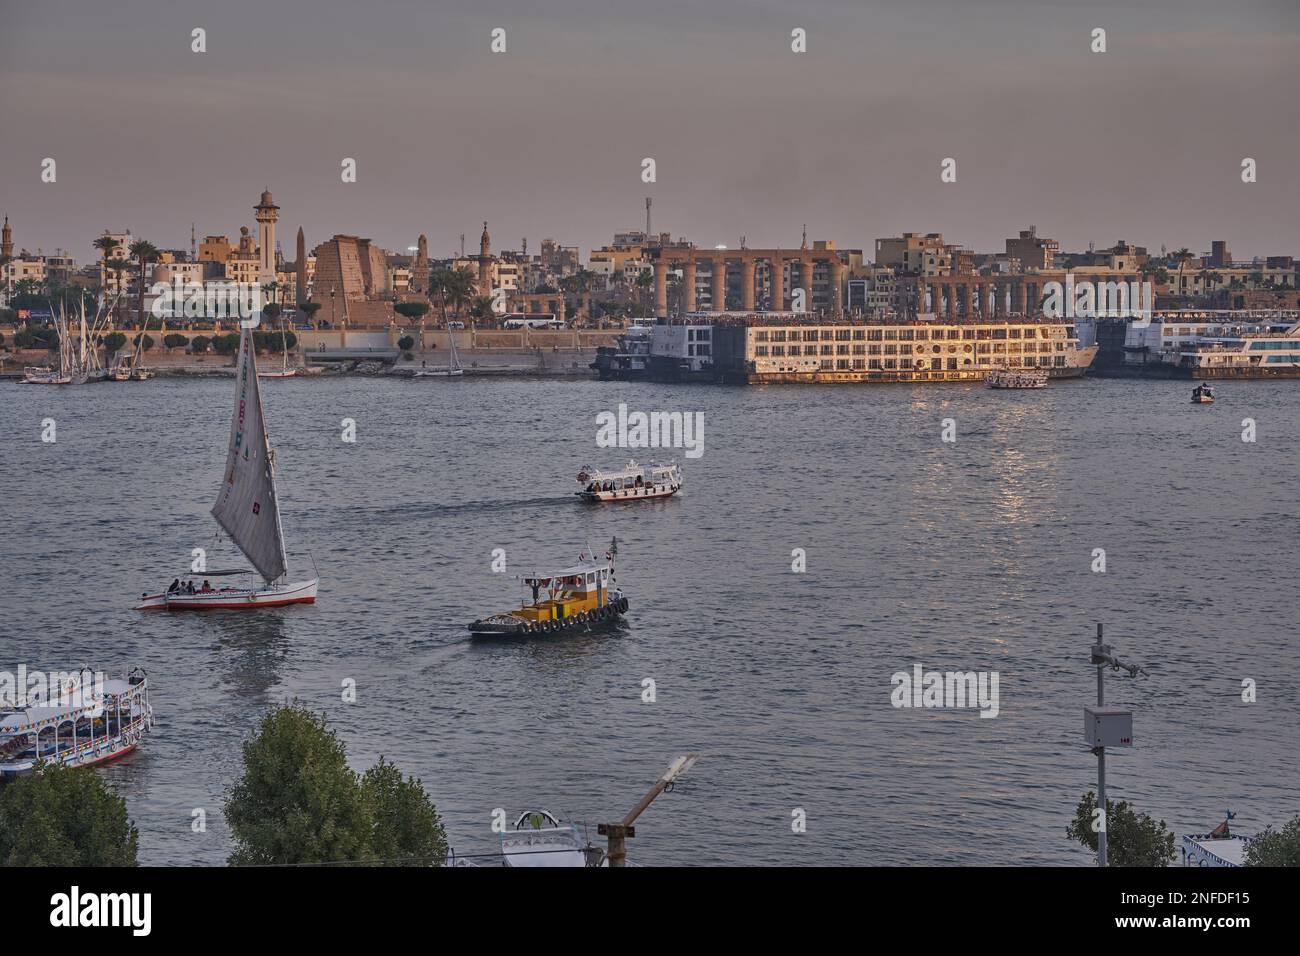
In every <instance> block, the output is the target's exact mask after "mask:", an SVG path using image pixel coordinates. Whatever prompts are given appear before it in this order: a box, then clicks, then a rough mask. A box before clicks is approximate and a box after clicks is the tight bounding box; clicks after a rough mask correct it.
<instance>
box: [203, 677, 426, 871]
mask: <svg viewBox="0 0 1300 956" xmlns="http://www.w3.org/2000/svg"><path fill="white" fill-rule="evenodd" d="M225 814H226V821H227V822H228V823H229V824H230V828H231V832H232V833H233V835H234V838H235V845H236V850H235V852H234V853H233V854H231V856H230V863H231V865H236V866H238V865H250V864H272V863H326V862H344V861H351V862H357V863H365V862H368V861H379V860H385V861H392V860H399V859H400V860H403V861H409V862H410V863H411V864H413V865H436V864H439V863H441V861H442V860H443V858H444V857H445V855H446V835H445V833H444V832H443V827H442V823H441V821H440V820H439V819H438V813H437V810H436V809H435V808H434V806H433V804H432V802H431V801H430V800H429V797H428V795H427V794H426V793H425V791H424V787H423V786H422V785H421V783H420V781H419V780H416V779H413V778H407V779H405V780H403V779H402V775H401V772H400V771H398V770H397V768H396V767H394V766H393V765H392V764H389V763H387V762H385V761H384V760H383V759H382V758H381V759H380V761H379V763H378V764H377V765H376V766H375V767H373V768H371V769H370V770H369V771H368V772H367V773H366V774H365V775H364V776H358V775H357V774H356V773H355V772H353V771H352V770H351V769H350V768H349V767H348V765H347V752H346V750H345V749H344V746H343V744H342V742H340V741H339V739H338V738H337V736H336V735H335V733H334V732H333V731H332V730H330V729H329V728H328V727H327V726H326V723H325V719H324V718H323V717H321V716H318V715H316V714H313V713H311V712H310V711H308V710H306V709H305V708H304V707H303V706H302V705H300V704H298V703H296V702H295V703H294V704H292V705H289V706H284V707H280V708H278V709H276V710H274V711H272V712H271V713H269V714H267V716H266V717H265V718H264V719H263V721H262V725H261V727H260V729H259V730H258V733H257V735H256V736H255V737H253V739H251V740H250V741H248V743H246V744H245V745H244V774H243V776H242V777H241V778H240V779H239V780H238V781H237V782H236V784H235V785H234V787H233V788H232V789H231V791H230V792H229V794H228V795H227V797H226V803H225Z"/></svg>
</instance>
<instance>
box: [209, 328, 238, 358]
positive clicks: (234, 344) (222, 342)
mask: <svg viewBox="0 0 1300 956" xmlns="http://www.w3.org/2000/svg"><path fill="white" fill-rule="evenodd" d="M212 349H213V351H215V352H216V353H217V354H218V355H234V354H235V353H236V352H238V351H239V333H238V332H227V333H226V334H225V335H218V336H215V337H214V338H213V339H212Z"/></svg>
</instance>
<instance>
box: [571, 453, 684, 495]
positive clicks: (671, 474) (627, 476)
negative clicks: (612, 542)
mask: <svg viewBox="0 0 1300 956" xmlns="http://www.w3.org/2000/svg"><path fill="white" fill-rule="evenodd" d="M577 480H578V484H580V485H582V490H581V491H576V492H574V494H576V495H577V496H578V497H579V498H581V499H582V500H583V501H618V502H623V501H644V500H645V499H647V498H667V497H669V496H670V495H675V494H677V492H679V491H681V488H682V469H681V467H680V466H679V465H677V463H676V462H672V463H669V464H667V465H655V464H650V465H644V466H643V465H638V464H637V463H636V462H635V461H629V462H628V463H627V464H626V465H625V466H624V467H622V468H620V469H617V470H615V471H601V470H600V469H598V468H592V467H591V466H589V465H587V466H584V467H583V469H582V470H581V471H580V472H578V479H577Z"/></svg>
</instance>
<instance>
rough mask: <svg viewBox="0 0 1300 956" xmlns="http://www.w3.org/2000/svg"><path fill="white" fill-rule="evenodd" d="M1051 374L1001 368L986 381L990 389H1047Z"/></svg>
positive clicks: (988, 376) (1033, 370)
mask: <svg viewBox="0 0 1300 956" xmlns="http://www.w3.org/2000/svg"><path fill="white" fill-rule="evenodd" d="M1049 377H1050V373H1049V372H1048V370H1047V369H1045V368H1044V369H1034V368H999V369H994V370H993V371H992V372H989V374H988V375H987V376H986V377H985V379H984V384H985V385H987V386H988V387H989V388H1047V380H1048V378H1049Z"/></svg>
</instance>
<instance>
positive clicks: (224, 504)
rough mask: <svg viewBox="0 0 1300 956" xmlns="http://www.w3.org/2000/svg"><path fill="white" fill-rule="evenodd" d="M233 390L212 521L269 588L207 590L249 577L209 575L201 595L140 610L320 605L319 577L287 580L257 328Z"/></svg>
mask: <svg viewBox="0 0 1300 956" xmlns="http://www.w3.org/2000/svg"><path fill="white" fill-rule="evenodd" d="M235 383H236V384H235V414H234V418H233V419H232V420H231V423H230V448H229V451H228V452H227V454H226V480H225V484H223V485H222V487H221V493H220V494H219V495H218V496H217V503H216V504H215V505H214V506H213V508H212V516H213V517H214V518H216V519H217V524H218V525H220V526H221V528H222V530H223V531H225V532H226V534H227V535H228V536H229V537H230V540H231V541H233V542H234V543H235V546H236V547H238V548H239V550H240V551H242V552H243V553H244V557H246V558H248V561H249V563H250V564H252V565H253V567H254V568H256V569H257V572H258V573H259V574H260V575H261V576H262V580H263V581H264V582H265V583H264V584H262V585H256V584H254V585H250V586H248V587H225V588H213V587H211V585H209V584H208V583H206V582H207V579H208V578H211V577H224V576H227V575H234V574H248V573H250V572H248V571H243V570H235V571H208V572H204V573H199V574H197V575H196V576H197V577H198V578H202V579H204V581H205V583H204V585H203V586H202V587H201V588H195V587H194V586H193V582H192V581H191V582H189V583H188V585H186V586H184V587H183V586H181V582H180V579H177V580H175V581H173V582H172V586H171V587H169V588H168V589H167V590H166V591H162V592H159V593H157V594H142V595H141V596H140V603H139V604H138V605H136V610H137V611H203V610H213V609H219V608H226V609H230V610H251V609H253V608H264V607H283V606H284V605H286V604H314V603H315V602H316V585H317V583H318V582H317V579H316V578H311V579H310V580H306V581H294V582H290V581H288V580H287V578H288V568H289V559H288V557H287V556H286V555H285V550H284V531H283V529H282V528H281V527H280V505H279V501H278V500H277V498H276V493H275V452H273V451H272V450H271V442H270V438H269V437H268V435H267V432H266V418H265V412H264V410H263V409H262V394H261V392H260V391H259V388H258V384H257V356H256V354H255V350H254V348H253V333H252V330H251V329H247V328H243V329H241V330H240V333H239V369H238V372H237V374H236V376H235Z"/></svg>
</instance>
